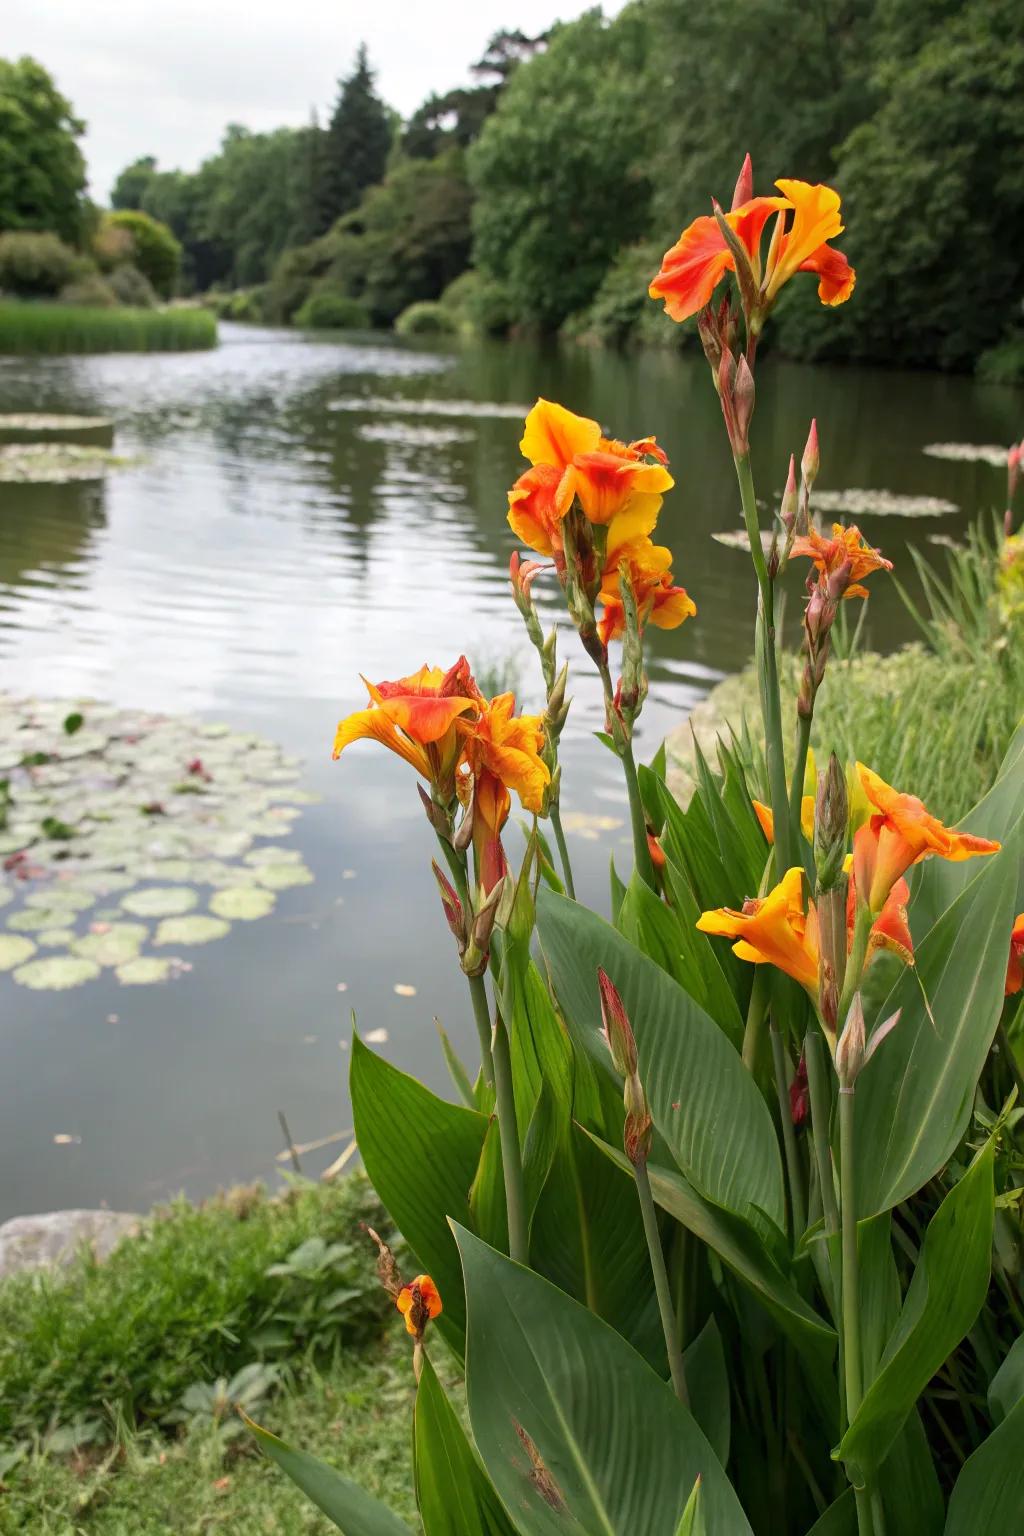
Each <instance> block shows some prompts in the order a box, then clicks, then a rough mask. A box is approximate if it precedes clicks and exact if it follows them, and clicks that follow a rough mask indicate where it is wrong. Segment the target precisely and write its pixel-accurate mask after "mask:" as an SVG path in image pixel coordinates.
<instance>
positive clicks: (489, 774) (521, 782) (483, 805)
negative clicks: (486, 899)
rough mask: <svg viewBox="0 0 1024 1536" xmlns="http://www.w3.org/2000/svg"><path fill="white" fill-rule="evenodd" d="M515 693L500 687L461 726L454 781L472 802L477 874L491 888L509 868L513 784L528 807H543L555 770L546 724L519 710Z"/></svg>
mask: <svg viewBox="0 0 1024 1536" xmlns="http://www.w3.org/2000/svg"><path fill="white" fill-rule="evenodd" d="M514 709H515V698H514V696H513V695H512V694H511V693H500V694H498V695H497V697H496V698H494V699H491V700H490V701H488V700H486V699H484V700H481V703H480V713H479V715H478V717H477V718H476V719H475V720H473V721H466V722H464V724H463V726H462V727H461V734H462V736H463V738H464V743H463V761H462V768H463V771H462V772H461V773H460V774H459V775H458V777H457V780H456V787H457V789H458V793H459V798H460V799H461V800H462V801H463V803H464V804H466V805H469V803H470V801H471V802H472V816H473V851H474V854H475V857H476V866H477V875H478V878H479V880H480V883H481V885H482V886H483V887H484V891H485V892H486V893H488V894H489V893H490V892H491V891H492V890H493V889H494V887H495V885H497V883H498V881H499V880H500V879H501V878H502V876H503V875H504V874H505V869H506V864H505V854H504V850H503V849H502V846H501V833H502V829H503V827H504V825H505V823H506V821H507V820H508V817H509V812H510V810H511V808H512V800H511V796H510V794H509V790H512V789H514V790H515V792H516V794H517V795H518V796H519V798H520V800H521V801H522V804H523V808H524V810H527V811H533V812H534V813H535V814H536V813H537V812H539V811H541V810H543V808H544V791H545V789H546V788H547V786H548V784H549V783H550V782H551V772H550V769H549V768H548V766H547V764H546V763H545V762H544V760H543V758H542V757H541V755H540V753H541V750H542V748H543V746H544V726H543V721H542V719H541V717H540V716H539V715H518V716H517V715H515V714H513V711H514Z"/></svg>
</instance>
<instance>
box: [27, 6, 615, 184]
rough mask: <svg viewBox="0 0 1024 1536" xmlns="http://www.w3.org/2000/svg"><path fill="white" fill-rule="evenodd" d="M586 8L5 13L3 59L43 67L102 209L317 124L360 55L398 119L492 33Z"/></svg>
mask: <svg viewBox="0 0 1024 1536" xmlns="http://www.w3.org/2000/svg"><path fill="white" fill-rule="evenodd" d="M587 9H589V6H588V4H587V0H472V3H471V0H435V3H434V4H433V5H432V6H430V7H426V6H415V7H414V6H413V5H411V4H410V3H409V0H379V3H378V4H376V5H375V6H374V7H373V8H372V10H368V9H367V8H365V7H363V6H358V7H357V6H355V5H353V4H352V3H351V0H342V3H341V4H340V5H339V4H337V3H331V0H295V3H294V4H293V5H291V6H290V7H282V6H281V5H280V4H278V3H271V0H218V3H217V4H216V5H211V4H210V3H209V0H162V3H161V4H160V6H159V8H147V7H140V6H138V5H137V4H136V5H130V4H129V3H127V0H91V3H90V4H89V5H88V6H83V5H81V4H80V3H79V4H76V3H75V0H6V4H5V7H4V10H5V22H4V29H3V56H4V57H5V58H19V57H20V56H21V55H22V54H30V55H31V56H32V57H33V58H36V59H38V60H39V62H40V63H41V64H43V65H44V66H45V67H46V68H47V69H48V70H49V71H50V73H51V74H52V75H53V76H54V78H55V80H56V82H57V85H58V88H59V89H60V90H61V92H62V93H63V94H64V95H65V96H66V97H67V98H68V100H69V101H70V102H71V105H72V107H73V108H74V110H75V112H76V113H77V115H78V116H79V117H80V118H82V119H84V121H85V123H86V134H85V137H84V138H83V140H82V141H81V144H82V151H83V153H84V155H85V159H86V163H87V166H88V170H89V190H90V195H91V196H92V197H93V198H94V199H95V200H96V201H98V202H103V203H105V202H106V201H107V200H108V198H109V195H110V188H111V186H112V185H113V182H114V180H115V178H116V176H117V175H118V173H119V171H121V170H122V169H123V168H124V167H125V166H126V165H129V164H130V163H131V162H132V161H133V160H136V159H138V158H139V157H140V156H142V155H155V156H156V159H157V162H158V164H159V165H160V167H161V169H164V170H172V169H182V170H195V169H196V168H197V167H198V165H199V164H200V162H201V161H202V160H204V159H206V158H207V157H208V156H209V155H212V154H214V153H215V152H216V150H217V147H218V145H219V144H220V141H221V138H222V136H223V133H224V129H225V128H226V127H227V125H228V124H229V123H241V124H243V125H244V126H245V127H247V128H250V129H252V130H254V131H256V132H259V131H266V130H268V129H271V128H281V127H300V126H301V125H302V124H303V123H306V122H308V121H309V116H310V112H311V111H313V110H315V111H317V112H318V113H319V115H320V119H321V121H323V120H324V119H325V118H326V117H327V116H329V114H330V111H331V108H332V106H333V103H334V100H335V97H336V95H337V82H338V79H339V77H341V76H344V75H345V74H347V73H348V72H349V70H350V69H351V67H352V63H353V59H354V56H355V52H356V49H357V48H358V46H359V44H360V42H365V43H366V45H367V47H368V49H369V53H370V60H371V64H372V65H373V68H374V70H375V73H376V77H377V89H378V91H379V92H380V94H381V96H382V97H383V98H384V100H385V101H387V102H388V104H389V105H390V106H392V107H394V108H396V109H397V110H398V111H399V112H401V113H402V115H403V116H405V117H407V116H408V115H409V114H410V113H411V112H413V111H414V110H415V108H416V107H417V106H418V105H419V104H420V102H421V101H423V100H424V98H425V97H427V96H428V95H430V93H431V92H432V91H438V92H440V91H444V90H447V89H449V88H450V87H452V86H456V85H460V84H467V83H470V81H471V76H470V73H469V71H470V66H471V64H472V63H473V62H474V61H475V60H476V59H478V58H479V57H480V56H481V54H482V53H483V52H484V49H485V47H486V45H487V42H488V39H489V38H490V37H491V36H492V35H493V33H495V32H496V31H499V30H500V29H501V28H503V27H507V28H510V29H511V28H514V27H518V28H520V29H522V30H523V31H524V32H528V33H536V32H540V31H543V30H544V29H545V28H547V27H549V26H550V25H551V24H552V22H554V21H556V20H569V19H571V18H572V17H575V16H578V15H579V14H580V13H581V12H582V11H584V10H587ZM604 9H605V12H606V13H607V14H611V13H613V12H615V11H616V10H618V9H619V5H618V3H615V0H613V3H611V4H605V7H604ZM147 11H148V14H146V12H147Z"/></svg>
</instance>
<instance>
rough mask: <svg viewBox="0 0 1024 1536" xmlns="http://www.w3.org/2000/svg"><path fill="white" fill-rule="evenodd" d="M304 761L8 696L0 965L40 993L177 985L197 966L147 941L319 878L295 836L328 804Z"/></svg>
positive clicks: (223, 738) (227, 735) (100, 711)
mask: <svg viewBox="0 0 1024 1536" xmlns="http://www.w3.org/2000/svg"><path fill="white" fill-rule="evenodd" d="M300 769H301V763H300V761H299V759H297V758H295V757H292V756H289V755H288V754H286V753H285V752H283V751H282V750H281V749H280V748H279V747H277V746H275V745H274V744H273V743H272V742H268V741H266V740H264V739H263V738H261V737H259V736H255V735H253V734H251V733H249V732H238V731H232V730H231V729H230V728H229V727H228V726H226V725H222V724H214V723H210V722H206V721H200V720H195V719H190V718H174V717H170V716H164V715H155V714H150V713H148V712H142V711H125V710H117V709H115V708H113V707H112V706H110V705H106V704H100V703H96V702H92V701H89V700H74V701H70V702H65V701H51V700H36V699H17V698H14V697H11V696H9V695H0V779H3V780H6V783H7V789H6V793H5V799H4V805H3V813H4V814H3V817H2V819H0V864H2V866H3V868H2V872H0V908H2V909H4V910H3V913H2V918H3V921H2V924H0V971H7V972H9V973H10V974H11V975H12V977H13V980H14V981H15V982H17V983H18V984H20V985H22V986H26V987H32V988H35V989H38V990H43V989H47V988H61V989H63V988H65V987H69V986H78V985H80V984H82V983H83V982H85V981H89V980H92V979H94V978H95V977H96V976H98V975H100V974H101V973H102V971H108V972H110V971H112V972H113V973H114V975H116V976H117V978H118V980H120V981H123V982H124V983H125V984H126V985H129V986H142V985H146V984H147V983H149V982H161V981H166V980H169V979H171V978H172V977H173V976H175V975H177V974H178V973H179V972H180V971H181V970H183V969H187V962H185V961H182V960H181V959H179V958H178V957H174V956H167V955H163V954H161V955H154V954H152V953H148V952H147V951H148V950H150V949H164V950H165V949H167V948H170V947H171V946H176V947H178V946H180V947H183V948H184V947H186V946H193V945H197V944H208V943H211V942H213V941H214V940H216V939H220V938H223V937H224V935H225V934H227V933H228V932H229V931H230V928H231V924H232V923H233V922H236V921H245V922H254V921H258V920H259V919H260V918H262V917H265V916H266V915H268V914H269V913H270V912H271V911H272V910H273V908H274V906H275V904H276V901H277V899H278V898H277V892H278V891H287V890H288V889H290V888H291V887H293V886H299V885H307V884H309V883H310V882H311V881H312V879H313V875H312V872H311V871H310V870H309V869H307V867H306V865H305V863H304V862H303V858H302V853H301V851H300V850H299V849H297V848H293V847H290V846H289V845H288V844H287V843H286V842H284V841H283V839H285V838H287V837H288V836H289V835H290V833H291V830H292V826H293V824H294V822H295V820H296V819H297V818H298V817H299V816H300V815H301V807H302V805H304V804H306V803H308V802H309V801H312V800H314V799H315V798H316V797H315V796H313V795H311V794H310V793H309V791H307V790H304V789H302V788H300V787H299V786H298V784H297V780H298V776H299V772H300ZM268 839H270V841H267V840H268ZM204 909H205V910H204ZM148 920H153V921H154V922H155V924H156V926H155V929H153V928H152V927H151V924H150V922H149V921H148ZM39 951H45V952H48V953H43V954H40V953H39Z"/></svg>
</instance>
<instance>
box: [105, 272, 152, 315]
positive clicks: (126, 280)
mask: <svg viewBox="0 0 1024 1536" xmlns="http://www.w3.org/2000/svg"><path fill="white" fill-rule="evenodd" d="M107 282H108V283H109V284H110V287H111V288H112V289H113V291H114V294H115V296H116V298H117V302H118V303H119V304H127V305H129V306H130V307H131V308H133V309H153V308H155V307H156V304H157V302H158V298H157V292H156V289H155V288H154V287H153V284H152V283H151V282H150V281H149V278H148V277H144V276H143V275H142V273H141V272H140V271H139V269H138V267H136V266H134V265H133V264H132V262H130V261H126V262H124V263H122V265H121V266H119V267H115V268H114V270H113V271H112V272H111V273H110V275H109V276H108V278H107Z"/></svg>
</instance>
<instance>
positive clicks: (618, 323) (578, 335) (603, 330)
mask: <svg viewBox="0 0 1024 1536" xmlns="http://www.w3.org/2000/svg"><path fill="white" fill-rule="evenodd" d="M661 254H662V253H661V250H660V249H659V247H658V246H656V245H654V244H652V243H650V242H646V243H644V244H640V245H630V246H627V247H626V248H625V249H624V250H621V251H620V252H619V253H618V255H617V256H616V258H615V260H614V261H613V263H612V265H611V266H610V267H609V268H608V271H607V272H606V273H605V275H604V277H603V279H602V281H601V285H600V287H599V288H598V290H597V292H596V293H595V295H594V297H593V299H592V300H591V302H590V303H589V304H588V305H587V307H586V309H583V310H578V311H577V312H576V314H574V315H570V316H569V319H568V320H566V322H565V323H564V325H563V326H562V327H561V332H560V334H561V335H562V336H563V338H565V339H566V340H568V341H581V342H591V343H599V344H601V345H604V346H622V345H624V344H625V343H627V342H640V343H643V344H645V345H654V346H666V347H684V346H688V345H692V344H693V342H694V340H695V335H694V334H693V333H691V331H689V330H686V329H684V328H683V327H682V326H680V325H676V324H675V322H674V321H672V320H669V318H668V317H667V315H665V314H664V313H663V311H662V308H661V305H660V304H653V303H652V302H651V300H650V298H649V296H648V293H647V289H648V286H649V284H650V281H651V278H652V277H653V276H654V274H655V272H657V270H658V265H659V263H660V261H661Z"/></svg>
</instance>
